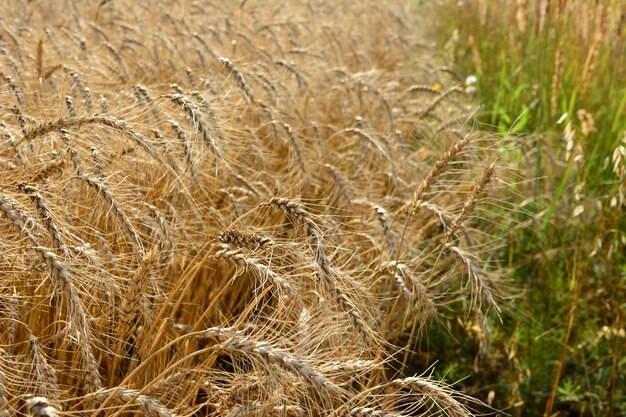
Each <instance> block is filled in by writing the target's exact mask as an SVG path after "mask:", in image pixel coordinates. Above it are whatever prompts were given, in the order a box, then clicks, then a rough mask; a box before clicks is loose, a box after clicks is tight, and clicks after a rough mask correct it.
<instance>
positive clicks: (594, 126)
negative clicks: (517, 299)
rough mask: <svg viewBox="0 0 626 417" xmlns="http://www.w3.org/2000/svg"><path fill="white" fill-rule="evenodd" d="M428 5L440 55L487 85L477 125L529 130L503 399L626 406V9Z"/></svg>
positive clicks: (604, 2) (595, 410)
mask: <svg viewBox="0 0 626 417" xmlns="http://www.w3.org/2000/svg"><path fill="white" fill-rule="evenodd" d="M430 7H431V8H430V9H429V11H430V12H431V13H434V14H435V15H436V16H437V18H436V19H433V21H435V22H437V23H436V27H435V26H433V29H434V30H433V31H432V34H433V36H435V37H436V38H437V39H438V42H437V43H438V45H439V48H440V50H441V58H442V60H443V61H444V63H445V64H446V65H448V66H449V67H450V68H451V69H453V70H455V71H458V72H459V73H462V74H474V75H475V76H476V77H477V79H478V82H477V84H476V88H475V96H476V98H477V100H478V102H479V103H480V104H481V110H479V111H478V112H477V119H478V121H479V122H480V123H481V128H483V129H486V130H492V131H495V132H498V133H499V134H500V135H510V134H516V135H520V136H521V137H522V138H523V139H521V140H522V141H523V142H524V144H523V145H521V147H520V148H521V149H524V148H525V149H527V153H526V155H525V157H526V158H525V160H526V166H527V172H528V173H529V175H530V176H531V177H534V178H535V181H534V182H533V184H531V185H526V186H520V187H519V190H520V192H521V193H524V194H525V195H526V197H527V201H526V204H525V208H526V209H528V210H529V211H520V212H519V213H520V214H521V215H522V217H521V218H520V219H519V220H520V221H521V222H522V223H524V222H526V223H527V224H528V225H529V228H527V229H526V230H523V231H520V232H518V233H516V234H515V235H514V236H511V245H510V249H509V254H508V259H509V262H510V265H511V266H512V267H514V268H515V270H516V271H517V272H516V275H517V276H518V280H519V282H520V283H521V284H523V285H524V286H525V288H526V290H525V305H524V306H523V310H522V312H521V313H520V315H519V316H518V317H516V318H514V320H512V321H511V323H510V328H511V331H509V332H507V333H506V335H502V337H503V338H505V337H506V338H509V339H508V341H506V342H505V340H507V339H503V340H502V342H503V354H508V356H509V360H510V363H509V369H510V371H511V373H510V374H511V376H510V379H511V381H512V382H511V383H510V384H508V386H507V388H506V389H498V390H497V391H498V394H499V395H500V396H504V397H507V399H506V400H505V399H502V400H503V402H505V403H506V402H508V403H509V404H512V405H516V407H517V409H518V411H517V412H518V413H525V412H527V410H539V409H543V410H545V413H546V414H548V415H549V414H551V413H552V412H554V411H556V410H560V411H561V412H565V411H566V410H569V411H571V412H572V413H576V412H579V413H583V414H586V413H588V414H590V415H617V414H619V413H620V412H622V413H623V412H624V409H623V404H624V390H623V388H620V387H623V386H624V381H623V374H624V371H623V369H624V363H623V360H621V355H622V352H623V349H622V348H621V345H623V342H624V321H623V317H624V308H625V305H624V300H625V299H626V293H625V292H624V288H626V286H625V283H626V282H625V279H626V275H625V274H626V272H625V271H626V267H625V264H626V263H625V260H624V246H625V245H626V223H625V220H624V219H625V217H624V207H625V201H624V190H625V186H626V182H625V176H624V165H623V163H624V162H623V156H622V155H623V154H624V153H626V150H625V148H624V145H625V143H626V117H625V113H626V72H625V71H624V70H623V68H624V65H625V63H626V32H625V28H626V25H625V22H626V4H624V2H623V1H612V0H601V1H596V2H588V1H582V0H581V1H567V0H566V1H549V0H530V1H526V0H517V1H515V2H513V1H511V2H507V1H497V0H479V1H475V2H452V1H442V2H437V3H435V4H432V5H430ZM518 152H519V151H518ZM509 156H510V157H511V158H512V159H516V158H518V157H519V153H517V154H516V153H509ZM507 352H508V353H507ZM500 375H502V374H500ZM495 391H496V390H494V392H495ZM522 410H523V411H522Z"/></svg>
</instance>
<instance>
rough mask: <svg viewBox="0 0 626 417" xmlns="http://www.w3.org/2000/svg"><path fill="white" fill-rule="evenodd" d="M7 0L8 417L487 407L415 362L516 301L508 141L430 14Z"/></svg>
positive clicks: (453, 412)
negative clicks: (502, 145)
mask: <svg viewBox="0 0 626 417" xmlns="http://www.w3.org/2000/svg"><path fill="white" fill-rule="evenodd" d="M7 3H8V4H7ZM7 3H5V4H4V5H3V6H2V7H3V8H4V11H3V14H2V17H0V52H1V53H0V76H1V77H2V84H3V85H2V93H1V95H0V109H1V114H0V291H2V298H1V303H0V309H1V311H0V314H1V315H0V347H1V349H0V414H1V416H2V417H9V416H14V415H33V416H41V417H43V416H49V417H55V416H57V415H82V416H96V415H107V416H109V415H111V416H113V415H115V416H117V415H128V414H137V413H138V414H143V415H150V416H158V417H171V416H174V415H178V416H191V415H197V416H294V415H297V416H317V415H319V416H401V415H406V416H417V415H420V416H421V415H448V416H467V415H470V414H471V413H472V402H471V400H469V399H468V398H465V397H464V396H463V395H462V394H461V393H457V392H455V391H454V390H453V389H452V388H450V386H449V385H445V384H444V383H443V382H442V381H439V380H437V379H434V378H430V377H429V375H428V371H429V370H428V369H421V370H420V369H418V370H417V371H416V370H415V369H414V368H411V366H410V361H411V358H412V357H413V353H414V352H416V351H417V352H419V349H420V341H421V340H423V339H424V338H425V337H426V335H427V331H428V327H429V325H430V323H433V322H435V321H437V320H439V321H442V322H444V321H446V320H452V319H453V318H452V317H450V315H451V314H453V313H452V311H458V310H459V309H461V311H463V312H464V313H463V317H470V318H472V320H473V321H474V322H475V323H477V325H479V326H481V325H483V324H485V323H487V321H488V318H493V317H497V315H498V314H499V308H498V302H499V301H500V300H501V299H502V297H503V291H502V290H501V285H500V281H499V279H500V278H499V273H498V268H497V265H496V264H495V263H494V261H493V259H494V257H493V250H494V248H495V246H496V245H495V243H494V242H496V239H495V238H494V237H493V236H491V235H490V234H491V233H492V232H491V230H492V228H491V227H490V226H489V225H490V224H492V223H490V221H489V219H487V218H486V216H484V215H481V214H480V213H481V211H480V210H481V207H483V206H485V205H486V206H494V205H497V200H496V195H497V194H496V193H497V192H498V189H499V187H500V185H499V184H500V183H501V180H500V179H499V177H498V175H499V169H498V168H497V167H496V165H495V162H496V160H497V148H498V146H497V144H495V143H494V142H493V141H491V140H489V139H488V138H485V137H483V136H481V135H480V134H478V133H476V132H474V131H472V130H471V129H470V128H468V127H467V126H471V123H470V122H471V116H472V104H471V101H470V100H468V98H467V97H466V96H465V92H464V91H465V90H464V86H463V78H462V77H460V76H459V75H457V74H454V73H453V72H451V71H449V70H447V69H445V68H441V67H438V66H437V65H436V64H435V63H434V62H436V61H435V60H434V59H433V58H432V56H431V53H430V52H429V49H428V45H424V44H422V43H421V42H420V39H419V36H418V33H417V32H416V23H415V21H414V18H413V17H412V16H413V15H412V13H414V12H413V11H411V10H409V9H406V8H404V6H402V5H400V4H395V3H394V2H391V3H392V4H389V5H382V4H379V3H378V2H374V1H372V2H367V1H366V2H335V1H317V0H314V1H308V2H302V3H300V2H285V3H284V4H283V3H280V2H273V1H254V0H251V1H243V2H234V1H232V2H220V1H181V2H177V1H165V0H141V1H136V2H135V1H106V0H105V1H102V2H79V1H69V0H66V1H61V0H59V1H42V2H25V1H18V0H15V1H8V2H7ZM397 3H400V2H397ZM440 86H443V88H439V87H440ZM501 176H502V174H500V177H501ZM453 306H455V307H454V310H453V308H452V307H453ZM483 330H484V332H481V333H483V334H484V335H486V334H488V329H487V327H486V326H484V329H483ZM487 339H488V338H487V336H485V337H484V342H485V343H484V344H485V345H486V344H487V342H488V340H487ZM481 346H482V345H481ZM484 348H485V349H487V348H488V347H484ZM418 354H419V353H418ZM409 369H411V370H412V372H409Z"/></svg>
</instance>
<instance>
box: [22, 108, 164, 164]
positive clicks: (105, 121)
mask: <svg viewBox="0 0 626 417" xmlns="http://www.w3.org/2000/svg"><path fill="white" fill-rule="evenodd" d="M88 124H98V125H102V126H106V127H109V128H111V129H113V130H115V131H117V132H120V133H124V134H125V135H126V136H128V137H130V138H131V139H132V140H133V141H135V142H136V143H137V144H139V145H140V146H141V147H142V148H143V149H144V150H145V151H146V152H147V153H148V155H150V156H151V157H153V158H154V159H156V160H158V161H159V162H162V161H161V157H160V156H159V155H158V154H157V153H156V152H155V151H154V149H153V148H152V147H151V146H150V144H149V143H148V140H147V139H146V138H145V137H144V136H142V135H141V134H140V133H139V132H136V131H135V130H133V129H131V128H130V127H128V126H127V125H126V123H124V121H123V120H120V119H116V118H115V117H113V116H107V115H104V116H99V115H93V116H82V117H65V118H61V119H57V120H50V121H47V122H43V123H39V124H38V125H37V126H35V127H33V128H31V129H29V130H27V131H26V132H25V133H24V136H22V138H21V139H19V140H18V141H17V142H16V146H17V145H19V144H20V143H22V142H24V141H28V140H32V139H35V138H37V137H39V136H43V135H45V134H48V133H50V132H54V131H59V130H61V129H69V128H78V127H81V126H84V125H88Z"/></svg>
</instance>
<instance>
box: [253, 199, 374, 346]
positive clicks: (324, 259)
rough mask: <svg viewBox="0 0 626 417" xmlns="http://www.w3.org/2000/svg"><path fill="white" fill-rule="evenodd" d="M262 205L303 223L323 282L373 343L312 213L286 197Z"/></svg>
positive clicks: (363, 334) (357, 327) (367, 327)
mask: <svg viewBox="0 0 626 417" xmlns="http://www.w3.org/2000/svg"><path fill="white" fill-rule="evenodd" d="M260 206H261V207H263V206H267V207H273V208H275V209H277V210H279V211H281V212H283V213H285V214H286V215H287V218H288V219H289V220H290V221H291V222H292V223H293V224H294V225H301V226H302V227H303V229H304V234H305V235H306V236H307V237H309V238H312V239H313V241H314V243H315V262H316V263H317V266H318V268H319V270H320V272H321V276H322V282H323V283H324V284H325V285H326V288H327V289H328V290H329V291H330V292H331V293H332V294H333V296H334V297H335V300H336V301H337V303H338V304H339V306H340V307H341V308H342V309H343V311H344V312H345V313H346V314H347V315H348V317H349V318H350V321H352V324H353V325H354V327H355V328H356V329H357V330H358V331H359V333H361V336H362V337H363V340H364V341H365V342H366V343H371V342H372V341H373V337H372V330H371V329H370V326H368V324H367V322H366V321H365V319H364V318H363V317H362V316H361V313H360V312H359V310H358V309H357V308H356V305H355V304H354V302H353V301H352V300H351V299H350V298H349V297H348V296H347V295H346V294H345V293H344V292H343V291H342V290H341V289H340V288H339V287H338V286H337V282H336V279H335V277H336V272H335V271H333V268H332V266H331V262H330V259H329V258H328V255H326V246H325V245H324V242H323V239H322V232H321V231H320V230H319V228H318V226H317V225H316V224H315V222H314V221H313V220H311V216H310V214H309V213H308V212H307V211H306V210H305V209H304V207H303V206H302V205H301V204H300V203H298V202H296V201H292V200H289V199H288V198H284V197H274V198H272V199H270V200H269V201H267V202H265V203H261V205H260Z"/></svg>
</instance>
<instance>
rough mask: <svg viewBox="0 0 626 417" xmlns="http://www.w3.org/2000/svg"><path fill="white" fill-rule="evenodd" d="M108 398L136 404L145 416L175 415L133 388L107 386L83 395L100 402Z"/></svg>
mask: <svg viewBox="0 0 626 417" xmlns="http://www.w3.org/2000/svg"><path fill="white" fill-rule="evenodd" d="M109 398H113V399H114V400H116V401H118V402H121V403H124V404H132V403H134V404H137V405H138V406H140V407H141V408H142V409H143V411H144V412H145V414H146V416H157V417H176V414H175V413H174V412H172V411H171V410H170V409H168V408H167V407H165V406H164V405H163V404H161V403H160V402H159V401H157V400H155V399H154V398H151V397H148V396H146V395H140V394H139V391H137V390H134V389H128V388H124V387H116V388H107V389H102V390H99V391H97V392H93V393H91V394H88V395H87V396H86V397H85V399H86V400H87V401H98V402H101V403H103V402H105V401H107V400H108V399H109Z"/></svg>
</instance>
